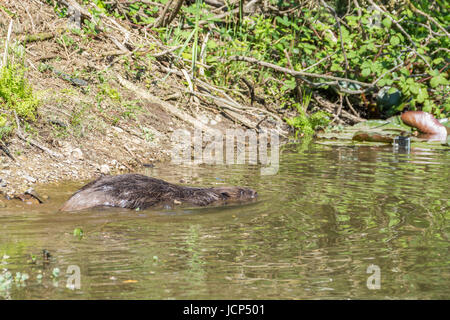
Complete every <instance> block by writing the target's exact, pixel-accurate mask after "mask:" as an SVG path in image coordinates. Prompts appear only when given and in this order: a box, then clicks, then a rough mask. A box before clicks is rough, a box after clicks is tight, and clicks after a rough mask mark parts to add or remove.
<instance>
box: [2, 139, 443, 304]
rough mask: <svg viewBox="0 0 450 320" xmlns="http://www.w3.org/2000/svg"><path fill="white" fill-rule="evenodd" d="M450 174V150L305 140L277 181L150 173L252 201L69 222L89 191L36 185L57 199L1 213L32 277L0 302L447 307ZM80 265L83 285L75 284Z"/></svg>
mask: <svg viewBox="0 0 450 320" xmlns="http://www.w3.org/2000/svg"><path fill="white" fill-rule="evenodd" d="M449 169H450V153H449V152H448V150H440V151H431V150H426V149H413V150H412V152H411V153H410V154H403V153H395V152H393V150H392V149H391V148H388V147H387V148H369V147H353V148H350V147H331V146H323V145H318V144H311V145H308V144H304V145H295V144H294V145H287V146H284V147H283V149H282V153H281V155H280V167H279V171H278V173H277V174H276V175H261V174H260V173H261V171H260V167H258V166H255V165H230V166H225V165H223V166H212V165H198V166H191V167H183V166H175V165H171V164H158V165H156V166H155V168H147V169H143V170H142V171H141V173H143V174H147V175H151V176H154V177H157V178H161V179H164V180H167V181H170V182H173V183H180V181H182V182H184V183H185V184H188V185H195V186H217V185H241V186H247V187H251V188H254V189H255V190H257V191H258V194H259V198H258V201H256V202H253V203H248V204H243V205H232V206H223V207H209V208H179V209H176V210H169V209H165V210H164V209H157V210H146V211H134V210H122V209H102V210H99V209H96V210H90V211H84V212H79V213H61V212H58V208H59V207H60V206H61V205H62V203H63V202H64V201H65V200H66V199H67V198H68V197H69V196H70V195H71V194H72V193H73V192H74V191H76V190H77V188H79V187H80V186H81V185H82V183H80V182H76V183H75V182H67V183H62V184H59V185H47V186H41V187H37V188H36V190H37V191H38V192H39V193H41V194H46V195H48V196H49V199H48V201H47V202H46V203H44V204H42V205H39V206H36V205H27V204H24V203H22V202H8V203H7V205H8V207H7V208H4V209H0V264H2V265H1V266H0V267H2V268H3V271H1V270H0V275H3V278H4V279H5V277H6V278H7V277H8V275H7V274H6V273H8V272H9V273H10V274H12V277H13V278H14V277H15V276H16V273H17V272H20V273H21V274H23V273H26V274H27V275H28V277H29V278H28V279H27V280H25V281H22V282H21V281H18V282H15V281H10V282H9V284H8V283H7V281H6V280H3V285H2V282H1V281H0V298H4V299H105V298H107V299H109V298H114V299H448V298H450V281H449V279H450V277H449V276H450V259H449V238H448V237H449V231H450V228H449V227H450V224H449V220H450V212H449V211H450V210H449V208H450V197H449V191H448V185H449V176H450V170H449ZM76 229H78V230H79V229H81V230H82V232H83V235H82V236H81V237H80V236H79V235H78V234H77V235H74V230H76ZM43 249H46V250H48V252H50V254H51V257H50V258H49V259H48V261H44V259H43V256H42V253H41V252H42V250H43ZM2 256H3V258H2ZM32 258H34V259H35V261H34V263H33V262H32V261H30V260H32ZM70 266H72V267H70ZM73 266H75V268H79V272H80V273H79V275H80V276H79V278H73V276H72V277H71V278H68V277H67V275H66V272H67V270H68V268H69V267H70V268H72V270H73V268H74V267H73ZM55 268H58V269H59V271H60V273H59V275H58V274H57V273H58V272H57V270H55ZM76 274H77V271H76V270H75V275H76ZM5 275H6V276H5ZM19 276H20V275H19ZM38 278H40V279H38ZM74 279H79V280H80V282H79V283H78V282H76V281H75V280H74ZM378 279H379V282H377V280H378ZM68 280H69V282H68ZM67 283H69V284H72V285H75V286H76V285H77V284H79V285H80V286H79V288H77V287H76V288H74V289H73V287H72V289H70V288H67V287H66V286H67Z"/></svg>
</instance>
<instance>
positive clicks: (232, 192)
mask: <svg viewBox="0 0 450 320" xmlns="http://www.w3.org/2000/svg"><path fill="white" fill-rule="evenodd" d="M213 190H214V192H215V193H217V194H219V195H220V196H221V198H222V199H223V200H231V201H233V200H235V201H240V200H251V199H256V197H257V196H258V193H257V192H256V191H255V190H252V189H249V188H242V187H219V188H213Z"/></svg>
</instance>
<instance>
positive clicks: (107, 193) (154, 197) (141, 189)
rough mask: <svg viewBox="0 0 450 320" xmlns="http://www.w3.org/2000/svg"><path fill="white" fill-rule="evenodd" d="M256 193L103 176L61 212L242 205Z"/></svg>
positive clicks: (133, 176) (135, 176) (138, 177)
mask: <svg viewBox="0 0 450 320" xmlns="http://www.w3.org/2000/svg"><path fill="white" fill-rule="evenodd" d="M256 196H257V193H256V192H255V191H253V190H251V189H247V188H241V187H218V188H195V187H184V186H178V185H174V184H171V183H168V182H166V181H163V180H160V179H155V178H151V177H147V176H144V175H140V174H123V175H117V176H103V177H100V178H98V179H97V180H95V181H92V182H90V183H88V184H87V185H85V186H84V187H82V188H81V189H80V190H78V191H77V192H75V193H74V194H73V195H72V197H71V198H70V199H69V200H68V201H67V202H66V203H65V204H64V205H63V207H62V208H61V209H60V210H61V211H77V210H83V209H87V208H93V207H100V206H109V207H121V208H129V209H136V208H140V209H146V208H148V207H152V206H156V205H160V204H164V203H187V204H191V205H196V206H205V205H209V204H212V203H217V202H224V203H226V202H229V201H243V200H250V199H254V198H256Z"/></svg>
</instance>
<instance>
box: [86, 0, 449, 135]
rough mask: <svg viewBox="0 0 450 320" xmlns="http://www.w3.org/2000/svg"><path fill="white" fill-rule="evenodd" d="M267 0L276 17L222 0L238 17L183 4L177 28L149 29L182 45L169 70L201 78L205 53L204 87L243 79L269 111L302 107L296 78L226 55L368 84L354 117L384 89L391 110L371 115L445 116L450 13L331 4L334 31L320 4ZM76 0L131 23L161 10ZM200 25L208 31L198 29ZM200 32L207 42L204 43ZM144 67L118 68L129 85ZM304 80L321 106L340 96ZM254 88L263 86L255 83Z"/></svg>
mask: <svg viewBox="0 0 450 320" xmlns="http://www.w3.org/2000/svg"><path fill="white" fill-rule="evenodd" d="M155 1H157V2H160V3H162V4H165V3H166V2H167V1H164V0H155ZM269 2H270V4H271V6H272V7H276V8H278V10H279V12H284V13H283V14H281V13H280V14H277V13H276V11H270V13H268V12H267V11H264V10H262V11H258V10H256V11H255V12H260V13H252V14H243V12H242V10H241V8H240V7H239V5H240V4H242V3H241V2H239V3H237V4H230V3H228V2H227V6H228V8H227V10H234V9H236V8H239V11H238V12H237V13H236V14H229V15H226V16H225V17H223V18H220V19H218V18H216V17H215V15H216V13H213V12H212V11H211V7H210V6H208V5H207V4H205V3H204V2H203V1H201V0H196V1H190V2H187V3H185V4H184V5H183V7H182V9H181V11H180V14H179V15H178V19H179V20H178V23H173V24H172V25H169V26H167V27H164V28H157V29H156V28H154V31H156V32H158V33H159V37H160V39H161V40H162V41H163V43H164V44H166V45H168V46H171V47H173V46H177V45H181V47H180V49H178V50H177V51H174V54H175V55H176V57H177V58H176V59H174V61H173V63H175V64H176V63H180V62H182V63H183V64H184V65H183V68H185V67H186V65H185V64H186V63H189V62H190V63H191V70H190V71H191V72H192V75H193V76H194V77H199V76H201V75H200V74H199V72H198V70H197V69H198V68H196V66H197V65H198V61H199V59H200V48H202V47H203V46H205V49H206V52H205V55H204V60H203V61H202V63H204V64H207V65H208V66H209V68H206V70H205V74H204V77H206V78H207V81H208V82H210V83H213V84H215V85H217V86H220V87H226V88H230V89H241V87H240V83H241V80H242V78H245V79H247V80H249V81H251V82H252V83H254V84H255V90H256V91H259V94H260V95H265V97H268V98H267V99H266V101H267V102H268V103H272V104H275V105H297V104H304V101H299V94H298V91H299V90H298V86H299V82H298V79H297V80H296V79H294V78H293V77H291V76H289V75H286V74H284V73H280V72H275V71H274V70H272V69H268V68H261V67H260V66H257V65H252V64H249V63H247V62H242V61H233V62H226V61H229V59H228V58H229V57H230V56H234V55H243V56H249V57H253V58H256V59H258V60H260V61H265V62H270V63H272V64H276V65H278V66H280V67H284V68H288V69H291V68H293V69H295V70H298V71H302V70H305V69H306V71H307V72H310V73H315V74H318V75H324V74H327V75H332V76H335V77H341V78H348V79H352V80H357V81H360V82H364V83H367V84H370V83H374V82H375V81H376V85H375V88H374V90H371V91H370V92H367V93H366V94H365V96H364V97H363V96H362V95H360V94H356V93H355V94H353V98H354V99H352V103H353V107H355V108H356V109H358V111H360V112H361V114H363V115H364V114H366V113H367V110H366V105H368V104H370V105H375V101H376V94H377V92H378V91H379V90H380V89H382V88H384V87H392V88H395V89H397V90H399V91H400V93H401V97H402V99H401V101H400V102H399V103H398V104H396V105H395V106H392V108H391V106H389V107H385V106H384V107H382V106H377V108H378V109H377V110H376V112H377V113H378V114H381V115H383V116H385V117H387V116H389V115H391V114H395V113H398V112H399V111H402V110H403V109H404V108H406V107H408V108H409V109H412V110H424V111H428V112H432V113H433V114H435V115H436V116H438V117H445V116H448V115H449V114H450V95H449V94H448V92H449V85H450V82H449V79H448V66H449V65H448V59H447V60H446V58H447V57H446V55H447V54H448V48H449V44H450V39H449V38H448V37H446V36H445V34H444V33H443V32H442V28H446V27H447V26H448V22H449V19H448V16H449V15H448V14H446V12H447V11H446V10H447V9H446V8H445V5H443V3H442V2H433V3H431V2H430V1H424V0H423V1H422V0H421V1H414V0H412V1H410V0H407V1H398V2H397V1H393V2H389V4H385V8H386V12H385V13H380V12H378V11H376V10H373V8H372V7H371V6H369V5H368V4H367V3H365V2H361V8H360V9H357V8H355V7H354V5H353V4H352V3H351V2H346V1H335V2H330V3H329V5H332V6H334V9H335V10H336V12H337V13H338V15H339V16H340V17H341V19H342V20H341V23H340V27H339V26H338V24H337V23H336V19H335V17H334V16H333V14H332V13H331V12H330V11H329V10H327V9H326V8H325V7H323V6H321V5H318V4H315V5H314V4H312V5H308V6H300V7H299V8H296V6H298V2H297V1H276V0H271V1H269ZM84 3H86V4H87V3H89V4H95V6H92V5H90V6H89V8H90V10H91V13H92V14H93V15H94V17H96V16H98V15H99V14H109V15H112V16H115V17H117V18H121V19H124V20H127V21H128V22H130V23H132V24H135V25H138V26H139V25H149V24H151V23H153V22H154V21H155V19H156V18H157V17H158V16H159V14H161V11H162V6H154V5H151V4H149V3H147V2H141V1H135V2H129V3H126V4H123V5H121V10H118V9H117V8H116V7H115V6H114V2H109V1H103V0H84ZM409 3H412V5H414V6H415V7H416V8H418V9H419V10H421V11H422V12H424V13H425V14H426V15H429V16H430V17H432V18H433V21H431V20H430V19H428V18H427V17H426V16H424V15H420V14H417V13H416V12H414V11H412V10H411V8H410V6H408V4H409ZM294 9H295V10H294ZM94 20H95V19H94ZM200 21H206V22H211V23H214V25H213V26H212V24H209V23H202V24H200ZM435 22H437V23H439V25H440V26H438V25H436V23H435ZM174 26H175V27H174ZM95 27H96V23H93V22H85V32H86V33H89V32H90V33H94V32H95V30H96V29H95ZM207 34H209V36H208V37H209V38H208V40H207V41H206V35H207ZM150 59H151V58H148V59H147V60H148V61H150ZM143 61H144V59H142V60H141V58H136V57H135V59H133V61H132V62H127V61H125V64H124V65H125V67H126V68H128V69H129V70H128V72H129V74H131V75H132V76H134V77H135V78H136V79H138V80H140V73H139V72H140V71H139V70H141V69H140V68H142V63H143ZM308 80H310V81H312V82H314V86H310V85H308V86H310V89H311V90H316V88H317V87H320V88H321V90H322V92H323V91H326V92H325V93H326V95H327V96H328V97H329V98H331V99H330V100H333V99H335V98H337V96H338V94H345V93H342V92H341V93H339V92H338V91H339V88H336V84H333V85H332V86H333V87H332V86H330V84H329V80H325V79H321V78H308ZM259 83H264V85H263V86H258V84H259ZM302 85H304V84H302ZM340 85H341V87H344V88H345V89H347V90H358V89H361V88H360V87H358V86H355V85H353V84H351V85H347V86H346V85H345V84H344V85H342V84H340ZM336 89H337V90H336ZM347 94H348V93H347ZM358 97H359V101H358ZM367 101H368V103H367ZM358 102H359V104H358ZM344 108H346V106H345V105H344ZM305 109H306V108H305V106H303V107H302V108H300V111H299V115H298V117H297V118H295V117H294V118H293V119H296V120H293V119H290V120H288V122H289V123H294V124H295V127H299V128H305V129H304V130H305V131H308V129H306V128H310V126H309V125H307V124H308V123H309V122H308V121H310V118H308V117H307V116H306V114H305V112H304V110H305Z"/></svg>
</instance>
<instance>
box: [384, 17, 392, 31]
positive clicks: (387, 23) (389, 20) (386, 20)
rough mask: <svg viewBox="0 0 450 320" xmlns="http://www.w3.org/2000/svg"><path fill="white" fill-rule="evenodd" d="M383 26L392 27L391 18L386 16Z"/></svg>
mask: <svg viewBox="0 0 450 320" xmlns="http://www.w3.org/2000/svg"><path fill="white" fill-rule="evenodd" d="M382 23H383V26H385V27H386V28H388V29H389V28H390V27H391V25H392V21H391V19H389V18H384V19H383V22H382Z"/></svg>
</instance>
